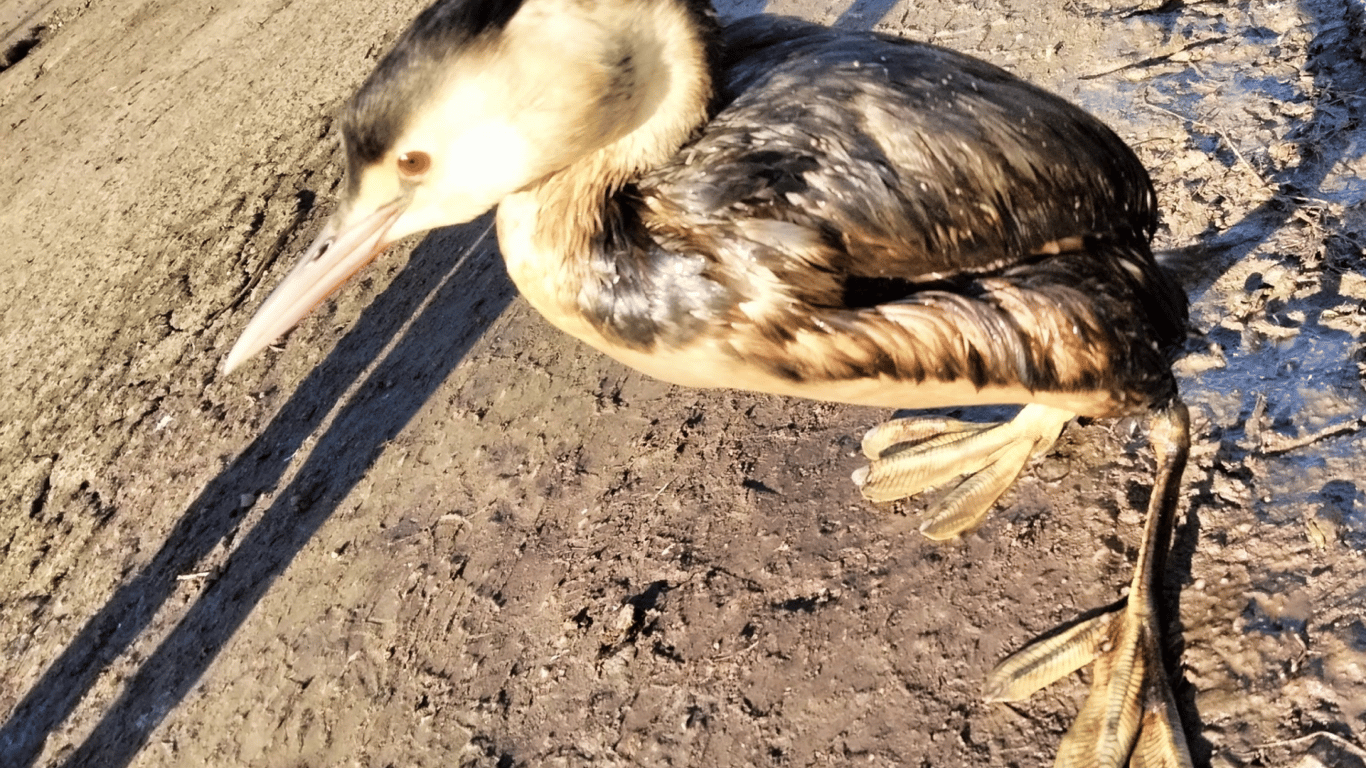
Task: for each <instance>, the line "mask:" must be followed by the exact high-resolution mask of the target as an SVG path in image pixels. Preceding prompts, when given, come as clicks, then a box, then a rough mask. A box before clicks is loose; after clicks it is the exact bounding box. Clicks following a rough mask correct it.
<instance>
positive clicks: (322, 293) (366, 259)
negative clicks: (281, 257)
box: [223, 195, 411, 373]
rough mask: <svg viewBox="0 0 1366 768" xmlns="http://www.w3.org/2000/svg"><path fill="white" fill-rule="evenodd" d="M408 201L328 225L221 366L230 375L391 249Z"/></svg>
mask: <svg viewBox="0 0 1366 768" xmlns="http://www.w3.org/2000/svg"><path fill="white" fill-rule="evenodd" d="M410 199H411V198H410V197H409V196H408V195H403V196H401V197H398V198H396V199H394V200H392V201H390V202H388V203H385V204H384V205H382V206H380V207H379V208H377V209H376V210H375V211H374V212H373V213H371V214H369V215H368V216H366V217H365V218H363V219H360V220H359V221H356V222H354V223H343V222H341V221H339V220H338V216H336V215H334V216H333V217H332V218H331V219H329V220H328V222H327V224H326V225H325V226H324V227H323V231H322V232H321V233H319V235H318V239H316V240H314V241H313V244H312V245H310V246H309V247H308V250H307V251H305V252H304V255H303V257H302V258H300V259H299V263H298V264H297V265H295V267H294V269H293V270H291V271H290V273H289V274H288V275H286V276H285V279H284V280H283V281H281V283H280V285H279V286H277V287H276V288H275V292H274V293H272V294H270V297H269V298H267V299H266V301H265V303H264V304H262V305H261V308H260V309H258V310H256V315H255V316H254V317H252V318H251V322H249V323H247V327H246V329H245V330H243V331H242V335H241V337H239V338H238V339H237V343H236V344H234V345H233V347H232V351H230V352H228V357H227V359H225V360H224V361H223V372H224V373H232V371H233V369H235V368H236V367H237V366H239V365H241V364H242V363H244V362H246V361H247V359H248V358H250V357H251V356H252V355H255V354H256V353H257V352H260V351H261V350H262V349H265V348H266V347H267V346H269V345H271V344H272V343H274V342H275V340H276V339H278V338H280V337H281V336H283V335H285V333H286V332H287V331H288V330H289V329H291V328H293V327H294V326H295V325H296V324H297V323H298V322H299V321H300V320H302V319H304V316H305V315H307V314H308V313H309V312H312V311H313V308H314V307H316V306H318V304H319V303H321V302H322V300H323V299H325V298H327V296H328V294H330V293H332V292H333V291H335V290H337V288H339V287H340V286H341V284H342V283H344V282H346V281H347V280H348V279H350V277H351V276H352V275H354V274H355V273H356V272H357V271H358V270H359V269H360V268H361V267H363V266H365V265H366V264H369V263H370V262H371V261H372V260H373V259H374V258H375V257H376V256H378V255H379V254H380V252H381V251H383V250H384V249H385V248H386V247H388V246H389V244H390V242H391V241H390V240H388V239H387V238H386V235H388V233H389V229H390V228H391V227H392V226H393V225H394V222H395V221H397V220H398V217H399V216H401V215H403V211H404V210H405V209H406V208H407V207H408V202H409V200H410Z"/></svg>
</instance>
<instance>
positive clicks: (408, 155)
mask: <svg viewBox="0 0 1366 768" xmlns="http://www.w3.org/2000/svg"><path fill="white" fill-rule="evenodd" d="M431 167H432V156H431V155H429V154H427V153H426V152H404V153H403V154H401V155H399V156H398V172H399V173H401V174H403V175H404V176H406V177H408V178H410V179H413V178H417V177H418V176H421V175H422V174H424V173H426V172H427V169H428V168H431Z"/></svg>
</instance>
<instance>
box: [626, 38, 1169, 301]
mask: <svg viewBox="0 0 1366 768" xmlns="http://www.w3.org/2000/svg"><path fill="white" fill-rule="evenodd" d="M727 41H728V45H727V47H726V49H725V50H727V51H728V53H729V55H728V57H727V59H726V60H725V61H724V66H723V68H722V73H723V74H722V80H721V82H719V83H717V86H718V88H719V90H720V93H721V94H722V102H723V104H724V106H723V107H722V108H721V109H720V111H719V112H718V114H717V115H716V117H715V119H714V120H713V121H712V122H711V123H710V124H708V126H707V127H706V129H705V131H704V133H703V134H702V135H701V136H700V137H699V138H698V140H697V141H696V142H695V143H693V144H692V145H690V146H689V147H687V148H685V149H684V150H683V151H682V152H681V153H680V154H679V156H678V157H677V158H676V160H675V162H674V163H672V164H670V165H668V166H666V167H665V168H663V169H660V170H659V171H658V172H656V173H655V174H652V175H651V176H650V177H647V179H646V180H645V181H644V182H643V183H642V191H643V192H644V193H645V194H646V196H647V198H653V199H654V200H653V204H654V205H657V206H658V207H659V208H660V210H662V211H663V213H664V215H662V216H661V217H660V219H661V220H663V221H667V222H673V223H676V224H677V225H678V226H677V227H676V228H673V229H674V231H675V232H677V233H678V234H680V235H682V236H684V237H689V236H693V237H699V238H703V239H704V240H705V238H707V237H708V236H710V237H713V238H714V239H715V240H716V244H715V247H716V248H717V249H718V250H719V249H724V248H725V247H727V243H728V242H734V241H736V240H737V238H738V239H742V238H743V237H744V236H745V235H746V230H751V231H753V232H754V233H756V236H758V237H759V238H760V239H764V238H768V239H772V238H773V237H777V236H783V237H790V238H794V242H793V246H794V247H792V248H791V249H790V252H789V254H788V255H790V256H791V257H792V258H795V259H799V260H801V259H802V258H803V256H812V255H813V254H812V251H811V249H810V248H807V247H805V246H807V245H813V246H819V247H818V248H817V251H818V252H819V254H820V256H819V258H824V259H827V260H828V261H826V262H824V263H798V264H795V265H793V266H794V267H795V268H796V269H797V270H798V271H799V272H809V270H810V268H812V267H814V268H816V269H817V270H820V271H823V272H828V273H831V274H838V275H842V276H847V277H848V278H850V279H851V281H852V282H856V283H857V282H860V281H861V279H863V278H868V279H891V280H903V281H913V282H923V281H934V280H941V279H946V278H953V277H954V276H957V275H961V274H965V273H968V274H980V273H984V272H992V271H997V270H1000V269H1002V268H1006V267H1009V266H1011V265H1013V264H1017V263H1020V262H1023V261H1027V260H1029V259H1031V258H1032V257H1033V256H1035V255H1037V254H1038V253H1040V252H1041V251H1047V250H1050V249H1055V248H1056V244H1057V243H1059V242H1060V241H1063V242H1066V241H1067V240H1068V239H1069V238H1072V239H1076V238H1081V237H1088V236H1107V237H1109V236H1114V237H1118V238H1119V239H1121V240H1123V241H1126V242H1146V241H1147V239H1148V237H1150V236H1151V234H1152V231H1153V229H1154V227H1155V216H1156V214H1155V199H1154V196H1153V193H1152V189H1151V185H1150V183H1149V181H1148V176H1147V173H1146V172H1145V171H1144V169H1143V167H1142V165H1141V164H1140V163H1139V162H1138V160H1137V159H1136V158H1135V157H1134V155H1133V153H1132V152H1131V151H1130V150H1129V149H1128V147H1126V146H1125V145H1124V143H1123V142H1122V141H1121V140H1120V139H1119V138H1118V137H1116V136H1115V135H1114V134H1113V132H1111V131H1110V130H1109V129H1108V128H1106V127H1105V126H1104V125H1102V124H1101V123H1100V122H1099V121H1097V120H1095V119H1094V118H1092V117H1090V116H1089V115H1087V114H1086V113H1085V112H1083V111H1081V110H1080V109H1077V108H1075V107H1073V106H1072V105H1070V104H1068V103H1066V102H1064V101H1063V100H1061V99H1059V98H1057V97H1054V96H1052V95H1050V94H1048V93H1046V92H1044V91H1041V90H1039V89H1037V88H1035V87H1033V86H1030V85H1028V84H1026V83H1023V82H1021V81H1020V80H1018V79H1016V78H1014V77H1012V76H1010V75H1009V74H1007V73H1005V72H1004V71H1002V70H999V69H997V68H995V67H993V66H991V65H988V64H985V63H983V62H981V61H978V60H976V59H973V58H970V57H967V56H963V55H960V54H956V53H953V52H951V51H947V50H944V49H940V48H937V47H933V46H928V45H921V44H915V43H909V42H906V41H901V40H898V39H894V38H887V37H869V36H852V35H843V34H841V33H839V32H838V31H833V30H827V29H825V28H822V27H815V26H812V25H806V24H802V23H800V22H794V21H792V20H787V19H782V18H780V17H779V18H775V17H757V18H754V19H746V20H742V22H739V23H737V24H736V25H733V26H732V27H731V28H730V29H729V30H728V36H727ZM709 245H710V244H709V243H707V242H697V243H695V245H694V247H695V248H696V249H700V250H708V249H709ZM774 254H775V258H780V259H781V258H782V251H781V250H780V251H775V252H774ZM769 266H771V267H777V268H780V269H781V268H783V266H784V265H782V264H773V265H769ZM862 282H864V283H867V282H868V281H866V280H863V281H862ZM869 285H872V284H871V283H869ZM845 287H846V288H847V287H848V286H845ZM887 287H888V288H890V289H891V290H893V292H894V291H895V290H896V289H895V288H891V287H890V286H887ZM811 298H815V297H811ZM867 298H868V299H871V300H881V299H884V298H888V296H886V295H885V294H884V293H883V292H877V294H876V295H871V296H869V297H867Z"/></svg>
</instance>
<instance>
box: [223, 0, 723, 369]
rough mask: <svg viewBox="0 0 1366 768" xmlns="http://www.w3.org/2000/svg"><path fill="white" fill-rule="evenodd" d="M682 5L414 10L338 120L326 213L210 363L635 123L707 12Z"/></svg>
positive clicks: (458, 1) (484, 5)
mask: <svg viewBox="0 0 1366 768" xmlns="http://www.w3.org/2000/svg"><path fill="white" fill-rule="evenodd" d="M692 2H693V0H688V2H687V3H685V2H679V3H677V4H675V3H674V2H672V0H645V1H644V2H641V1H640V0H597V1H596V2H584V1H583V0H440V1H439V2H437V3H436V4H435V5H433V6H431V7H429V8H427V10H425V11H423V13H422V14H421V15H419V16H418V18H417V19H416V20H415V21H414V22H413V24H412V26H411V27H409V28H408V30H407V31H406V32H405V33H404V34H403V35H402V36H401V37H400V38H399V39H398V41H397V42H396V43H395V45H394V48H393V50H391V51H390V52H389V54H388V55H387V56H386V57H385V58H384V59H383V60H382V61H381V62H380V64H379V66H378V67H376V69H375V71H374V72H373V73H371V75H370V77H369V78H368V79H367V80H366V82H365V84H364V85H363V86H362V87H361V88H360V90H359V91H358V92H357V93H356V95H355V96H354V97H353V98H352V99H351V100H350V102H348V104H347V106H346V108H345V110H344V112H343V114H342V120H341V125H342V138H343V144H344V147H345V150H346V160H347V168H346V174H347V180H346V184H345V188H344V192H343V196H342V199H341V200H340V201H339V203H338V206H337V209H336V212H335V213H334V214H333V215H332V217H331V218H330V219H329V220H328V222H327V223H326V225H324V227H323V229H322V232H320V233H319V235H318V237H317V238H316V239H315V240H314V242H313V244H312V245H311V246H310V247H309V248H308V250H307V251H306V252H305V253H304V254H303V256H302V257H301V258H300V260H299V263H298V264H297V266H295V268H294V269H293V271H291V272H290V273H289V275H287V276H286V277H285V279H284V281H283V282H281V284H280V285H279V286H278V287H277V288H276V290H275V292H274V293H272V294H271V296H270V297H269V298H268V299H267V300H266V302H265V303H264V304H263V305H262V306H261V308H260V309H259V310H258V311H257V314H256V315H255V316H254V317H253V318H252V320H251V322H250V323H249V324H248V325H247V328H246V329H245V330H244V331H243V333H242V336H241V337H240V338H239V339H238V341H237V344H236V345H235V346H234V347H233V349H232V351H231V352H229V354H228V357H227V359H226V360H225V361H224V369H225V370H226V371H231V370H233V369H234V368H236V367H237V366H238V365H240V364H241V363H242V362H244V361H245V360H246V359H248V358H249V357H251V356H252V355H254V354H256V353H257V352H259V351H260V350H261V349H263V348H264V347H266V346H267V345H269V344H271V343H272V342H274V341H275V340H276V339H277V338H279V337H280V336H282V335H283V334H284V333H286V332H287V331H288V330H289V329H290V328H292V327H294V325H295V324H296V323H298V322H299V320H301V319H302V318H303V317H304V316H305V315H307V314H308V313H309V312H310V311H312V309H313V308H314V307H315V306H317V305H318V303H319V302H321V301H322V300H323V299H324V298H326V297H327V296H328V294H330V293H332V292H333V291H334V290H336V289H337V288H338V287H339V286H340V285H341V284H342V283H344V282H345V281H346V280H347V279H348V278H349V277H350V276H351V275H353V274H355V272H356V271H357V270H359V269H360V268H361V267H363V266H365V265H366V264H367V263H369V262H370V261H371V260H372V259H374V258H375V256H377V255H378V254H379V253H380V252H381V251H383V250H384V249H385V248H386V247H388V246H389V245H390V244H392V243H394V242H395V241H397V240H399V239H401V238H403V237H405V236H407V235H411V234H415V233H418V232H423V231H426V230H429V229H432V228H435V227H441V226H447V225H453V224H461V223H464V222H468V221H470V220H472V219H474V218H476V217H478V216H479V215H481V214H483V213H484V212H485V211H488V210H489V209H491V208H493V207H494V206H496V205H497V204H498V203H499V201H501V200H502V199H504V198H505V197H507V196H508V195H511V194H513V193H515V192H518V191H521V190H524V189H526V188H528V187H531V186H533V185H535V184H537V183H538V182H539V181H541V180H543V179H545V178H547V177H549V176H551V175H553V174H555V173H556V172H558V171H561V170H562V169H564V168H566V167H568V166H570V165H571V164H573V163H575V162H577V161H580V160H581V159H583V158H585V157H588V156H591V155H593V154H594V153H596V152H600V151H602V150H603V149H604V148H605V147H608V146H609V145H614V144H620V143H622V140H623V138H624V137H627V136H628V135H629V134H631V133H632V132H633V131H636V130H637V129H638V128H640V127H641V126H642V125H643V124H645V123H648V122H650V121H651V120H652V119H653V118H654V116H655V114H656V113H657V112H658V111H660V107H661V104H663V103H665V102H666V101H668V100H669V98H670V94H671V93H672V92H674V91H677V90H678V83H677V82H676V80H677V79H678V72H677V69H678V67H677V66H676V64H677V61H676V60H677V59H678V57H679V54H678V53H677V51H676V50H675V49H676V48H677V47H678V40H679V39H680V38H683V39H687V38H695V37H697V32H696V29H695V27H697V25H698V24H699V22H701V23H708V22H709V19H708V18H705V14H701V13H700V12H699V11H698V8H697V6H696V5H695V4H693V5H690V4H689V3H692ZM694 58H695V56H694ZM704 85H705V86H706V87H709V84H704ZM703 100H704V101H705V99H703Z"/></svg>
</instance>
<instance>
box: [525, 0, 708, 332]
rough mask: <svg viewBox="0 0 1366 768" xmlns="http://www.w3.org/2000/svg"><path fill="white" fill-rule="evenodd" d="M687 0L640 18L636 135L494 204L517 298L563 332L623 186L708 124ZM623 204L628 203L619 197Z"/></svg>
mask: <svg viewBox="0 0 1366 768" xmlns="http://www.w3.org/2000/svg"><path fill="white" fill-rule="evenodd" d="M690 2H692V0H679V2H664V3H658V4H652V7H651V8H650V12H649V13H645V14H642V15H641V17H639V19H638V22H639V23H640V24H641V25H643V27H642V28H640V29H638V30H637V31H636V34H638V35H639V36H640V38H641V39H642V40H643V41H645V42H643V43H642V45H641V46H640V47H639V48H638V51H640V53H638V58H639V61H637V63H636V67H637V70H638V71H639V76H640V82H641V87H640V98H642V99H645V100H647V102H646V103H653V104H654V105H655V106H654V109H653V110H648V111H647V112H646V117H645V118H644V120H643V121H642V122H641V123H640V124H639V126H637V127H636V128H635V129H633V130H631V131H629V132H628V133H626V134H624V135H623V136H621V137H620V138H618V139H616V140H614V141H612V142H611V143H609V144H607V145H605V146H603V147H600V148H598V149H596V150H594V151H592V152H590V153H588V154H586V155H584V156H583V157H581V158H579V159H577V160H576V161H575V162H573V163H571V164H570V165H568V166H567V167H565V168H563V169H561V170H559V171H556V172H555V173H552V174H550V175H548V176H546V177H545V178H543V179H541V180H540V181H538V182H537V183H535V184H533V185H531V186H530V187H528V188H526V189H524V190H522V191H520V192H517V193H515V194H513V195H511V196H509V197H507V198H505V199H504V200H503V201H502V203H500V204H499V207H498V239H499V245H500V248H501V250H502V251H503V257H504V259H505V260H506V262H507V266H508V272H509V274H510V275H511V277H512V279H513V281H514V282H515V283H516V284H517V287H518V288H519V289H520V290H521V291H522V293H523V295H524V296H526V298H527V299H528V300H529V301H530V302H531V303H532V304H533V305H534V306H536V308H537V309H538V310H540V311H541V312H542V314H545V315H546V316H547V317H548V318H550V319H551V321H552V322H554V323H555V324H557V325H559V326H560V327H561V328H563V329H564V330H566V331H569V332H570V333H572V334H573V335H576V336H579V337H580V338H584V337H585V336H584V334H583V333H580V332H579V330H578V329H576V328H571V327H567V324H570V323H571V322H572V321H571V318H570V317H568V315H572V314H574V312H573V307H572V306H570V305H572V304H573V302H574V301H576V295H577V293H578V287H579V286H580V285H581V283H582V281H584V280H586V279H590V276H589V275H588V274H587V273H588V272H590V271H592V270H593V269H594V267H593V266H592V262H593V261H594V260H595V258H596V259H599V260H600V259H601V258H602V257H603V256H606V257H608V258H610V256H611V254H602V253H595V251H594V249H597V250H599V251H600V250H601V249H602V247H603V245H602V244H603V241H604V238H603V237H602V234H603V228H604V226H605V225H606V224H607V222H606V219H607V218H608V217H607V216H606V214H607V212H608V209H609V206H611V205H612V204H613V200H614V197H616V196H617V195H618V193H619V192H620V191H621V190H622V188H623V187H625V186H627V185H629V184H631V183H632V182H634V181H636V180H638V179H640V178H641V177H642V176H643V175H645V174H646V173H648V172H649V171H650V170H652V169H654V168H657V167H659V166H661V165H663V164H664V163H666V162H668V161H669V160H670V159H672V158H673V157H674V156H675V155H676V154H677V153H678V151H679V149H680V148H681V147H682V146H683V145H684V144H685V143H686V142H687V141H688V140H689V139H691V138H692V137H693V135H694V134H695V133H696V132H697V130H698V129H699V128H700V127H701V126H702V125H703V124H704V123H706V121H707V119H708V118H709V108H710V106H711V100H712V94H713V85H712V69H711V68H712V62H713V61H714V60H715V56H714V45H715V39H716V34H715V31H716V30H715V27H714V26H711V25H713V24H714V21H713V20H712V19H711V18H710V17H703V16H701V15H700V11H699V10H698V7H697V6H696V5H695V4H694V5H691V6H690V5H689V3H690ZM622 204H630V203H628V202H625V201H623V202H622Z"/></svg>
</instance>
